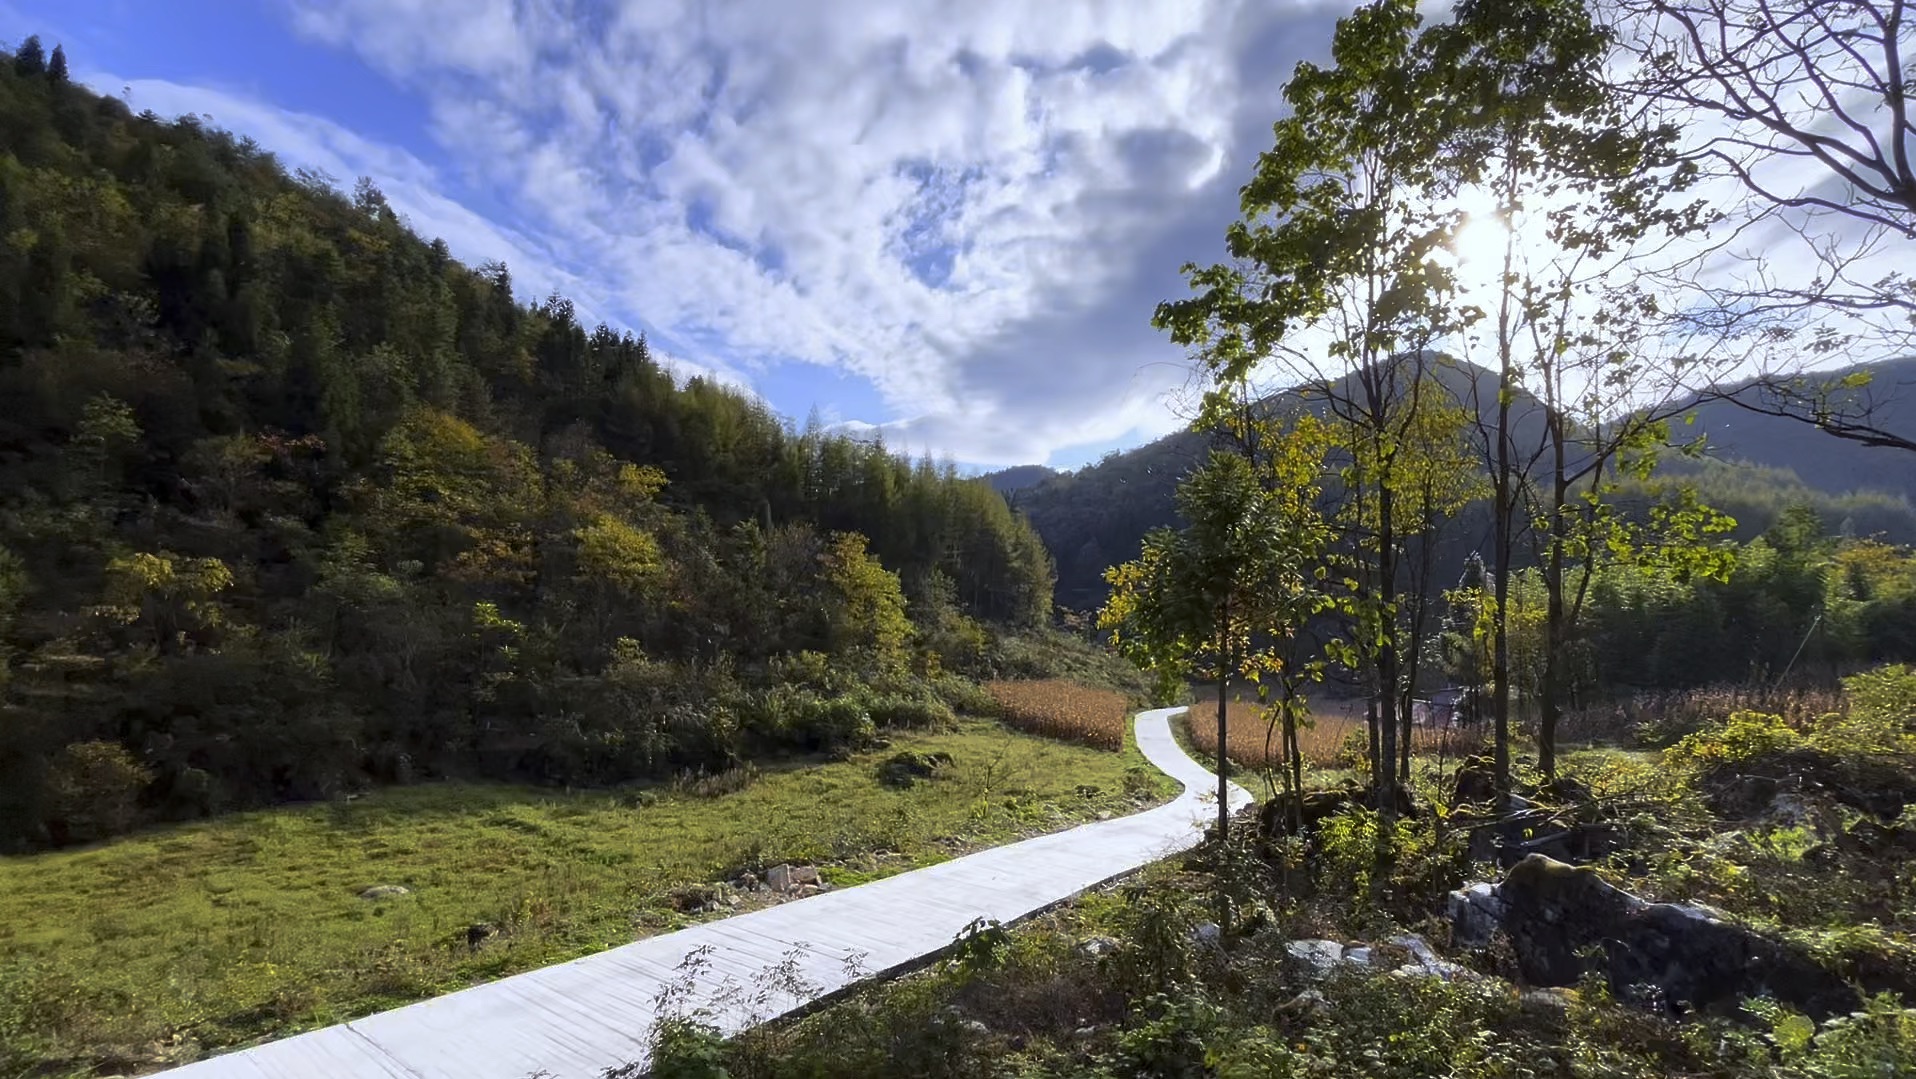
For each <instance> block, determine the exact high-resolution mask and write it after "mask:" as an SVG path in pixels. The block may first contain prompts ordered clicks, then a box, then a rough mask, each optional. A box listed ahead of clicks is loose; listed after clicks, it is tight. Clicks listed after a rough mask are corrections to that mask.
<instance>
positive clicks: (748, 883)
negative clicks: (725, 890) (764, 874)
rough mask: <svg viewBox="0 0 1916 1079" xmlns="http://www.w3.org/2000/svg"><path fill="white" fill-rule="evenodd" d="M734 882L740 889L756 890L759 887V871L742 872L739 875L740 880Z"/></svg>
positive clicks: (746, 890) (743, 890) (742, 890)
mask: <svg viewBox="0 0 1916 1079" xmlns="http://www.w3.org/2000/svg"><path fill="white" fill-rule="evenodd" d="M733 883H734V884H735V885H736V886H737V887H738V890H739V891H741V892H751V891H756V890H757V889H758V874H757V873H740V874H739V875H738V880H736V881H734V882H733Z"/></svg>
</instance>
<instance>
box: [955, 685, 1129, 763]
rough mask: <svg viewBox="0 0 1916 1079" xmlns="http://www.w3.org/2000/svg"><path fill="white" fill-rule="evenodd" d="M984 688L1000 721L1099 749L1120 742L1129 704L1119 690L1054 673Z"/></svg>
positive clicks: (1111, 746)
mask: <svg viewBox="0 0 1916 1079" xmlns="http://www.w3.org/2000/svg"><path fill="white" fill-rule="evenodd" d="M985 689H986V690H987V691H988V692H989V693H990V694H991V697H992V699H993V700H995V701H997V702H998V707H999V709H1000V710H1001V712H1002V714H1003V716H1004V721H1005V722H1006V723H1009V724H1010V725H1012V726H1013V727H1016V728H1018V729H1019V730H1021V731H1027V732H1029V733H1031V734H1039V735H1043V736H1045V737H1047V738H1059V739H1063V740H1065V741H1068V742H1080V743H1082V744H1084V745H1088V746H1097V747H1098V748H1100V749H1113V750H1115V749H1123V748H1124V732H1125V728H1126V726H1127V725H1128V724H1129V723H1130V721H1131V709H1130V704H1129V702H1127V701H1126V700H1125V699H1124V697H1123V695H1122V694H1118V693H1114V692H1112V691H1110V690H1108V689H1092V688H1091V687H1089V686H1081V685H1079V684H1077V683H1076V682H1067V681H1065V680H1063V679H1058V678H1052V679H1045V680H1043V681H1036V682H987V683H986V684H985Z"/></svg>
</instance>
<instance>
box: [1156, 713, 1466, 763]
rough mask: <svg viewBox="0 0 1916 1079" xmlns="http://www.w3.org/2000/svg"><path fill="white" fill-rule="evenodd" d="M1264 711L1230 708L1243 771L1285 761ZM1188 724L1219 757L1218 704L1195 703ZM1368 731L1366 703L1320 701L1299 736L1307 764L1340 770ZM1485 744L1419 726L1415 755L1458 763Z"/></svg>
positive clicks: (1231, 750)
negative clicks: (1351, 744)
mask: <svg viewBox="0 0 1916 1079" xmlns="http://www.w3.org/2000/svg"><path fill="white" fill-rule="evenodd" d="M1263 713H1264V710H1263V708H1261V707H1260V706H1258V705H1257V704H1256V703H1254V702H1251V701H1232V702H1230V703H1229V704H1228V705H1226V706H1225V726H1226V728H1227V733H1228V737H1229V740H1230V745H1229V746H1228V748H1227V755H1228V756H1229V757H1230V758H1231V760H1233V761H1235V762H1237V764H1238V766H1239V767H1242V768H1253V769H1259V770H1262V769H1265V768H1271V767H1275V766H1276V765H1277V763H1278V761H1279V758H1280V756H1281V744H1282V739H1281V738H1280V736H1279V734H1278V732H1277V731H1275V730H1273V729H1272V728H1271V727H1270V726H1269V725H1268V724H1266V723H1265V722H1264V714H1263ZM1187 722H1188V725H1189V727H1190V731H1191V740H1192V742H1194V743H1195V744H1196V745H1197V748H1198V749H1199V750H1200V751H1202V752H1204V753H1207V754H1211V755H1215V754H1216V753H1217V700H1216V699H1215V698H1213V699H1211V700H1200V701H1197V702H1195V703H1193V704H1192V705H1191V711H1190V713H1189V715H1188V716H1187ZM1364 730H1365V726H1364V704H1363V702H1362V701H1337V700H1325V701H1317V702H1314V703H1313V704H1312V706H1311V718H1310V721H1309V725H1308V726H1305V727H1302V728H1300V729H1299V730H1298V732H1297V743H1298V749H1299V750H1300V751H1301V752H1302V753H1303V755H1304V761H1305V763H1307V764H1310V765H1312V766H1315V767H1319V768H1334V767H1339V766H1340V762H1339V761H1338V752H1339V750H1341V749H1342V748H1343V746H1344V743H1345V742H1346V741H1347V740H1350V739H1351V736H1352V735H1357V736H1359V737H1360V738H1361V737H1362V736H1363V734H1364ZM1480 741H1481V736H1480V735H1479V734H1477V733H1476V732H1471V731H1457V730H1439V729H1436V728H1432V727H1417V728H1414V730H1413V733H1412V736H1411V751H1412V752H1413V753H1416V754H1420V755H1427V756H1436V755H1438V754H1440V753H1441V754H1443V755H1445V756H1448V757H1451V758H1453V759H1454V758H1457V757H1460V756H1462V755H1464V754H1466V753H1468V752H1470V751H1471V750H1472V749H1475V748H1476V747H1477V745H1478V743H1479V742H1480ZM1360 744H1361V743H1360Z"/></svg>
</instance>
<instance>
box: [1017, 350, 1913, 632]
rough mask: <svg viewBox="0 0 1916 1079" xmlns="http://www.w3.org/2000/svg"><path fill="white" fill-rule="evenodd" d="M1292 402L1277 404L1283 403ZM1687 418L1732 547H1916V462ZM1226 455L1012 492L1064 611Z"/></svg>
mask: <svg viewBox="0 0 1916 1079" xmlns="http://www.w3.org/2000/svg"><path fill="white" fill-rule="evenodd" d="M1432 370H1433V373H1434V374H1436V376H1437V377H1438V380H1439V382H1440V383H1442V384H1443V385H1444V386H1445V388H1446V389H1447V390H1448V392H1449V396H1450V398H1451V399H1452V400H1454V401H1457V402H1460V403H1464V404H1466V405H1468V404H1470V403H1472V402H1476V403H1477V405H1476V407H1479V408H1483V407H1487V406H1488V405H1490V404H1491V403H1492V402H1494V401H1495V399H1496V394H1495V390H1494V385H1495V381H1496V376H1495V375H1494V373H1492V372H1489V371H1486V370H1483V369H1481V368H1475V367H1473V366H1472V365H1469V364H1464V363H1453V362H1450V361H1445V362H1443V363H1440V364H1437V365H1435V366H1433V368H1432ZM1874 370H1875V371H1876V381H1875V383H1874V385H1875V386H1876V387H1877V388H1879V389H1880V390H1881V392H1882V394H1883V395H1884V396H1885V397H1886V398H1888V400H1889V404H1888V406H1887V407H1885V408H1884V409H1882V410H1880V416H1879V418H1880V419H1881V420H1882V421H1883V422H1884V423H1885V425H1886V426H1888V427H1889V428H1890V429H1892V430H1898V431H1916V391H1904V392H1901V393H1897V394H1895V395H1894V396H1893V397H1891V396H1889V395H1890V392H1891V391H1892V390H1894V389H1895V388H1896V387H1898V386H1901V385H1902V384H1904V383H1916V361H1899V362H1897V363H1893V364H1883V365H1877V367H1876V368H1875V369H1874ZM1473 386H1474V387H1475V390H1474V392H1473ZM1289 396H1290V395H1288V394H1279V395H1277V397H1276V398H1274V399H1273V401H1274V402H1282V401H1285V400H1287V399H1288V398H1289ZM1526 401H1527V398H1524V397H1522V396H1521V395H1520V398H1519V403H1518V405H1517V406H1516V407H1517V409H1518V412H1519V415H1520V420H1519V428H1520V434H1519V436H1518V437H1519V441H1520V444H1522V445H1526V446H1534V445H1535V444H1536V442H1535V440H1536V437H1537V436H1536V434H1535V433H1534V432H1532V431H1528V430H1527V429H1528V428H1529V427H1531V426H1533V425H1534V421H1526V420H1524V419H1522V418H1521V417H1522V416H1525V415H1528V414H1529V413H1530V412H1531V411H1532V409H1533V408H1534V406H1527V405H1526V404H1525V402H1526ZM1687 411H1688V413H1693V414H1694V415H1695V416H1696V419H1695V421H1694V422H1692V423H1687V424H1686V423H1684V422H1683V421H1681V420H1678V421H1675V422H1674V423H1673V429H1674V432H1675V435H1676V437H1677V439H1678V440H1679V441H1688V440H1691V439H1693V438H1697V437H1699V436H1702V437H1703V440H1704V445H1705V449H1704V451H1703V453H1704V456H1703V457H1702V458H1701V459H1697V460H1692V459H1689V458H1684V457H1680V456H1676V455H1669V456H1668V457H1667V458H1666V463H1665V465H1664V466H1663V467H1664V469H1665V470H1666V473H1667V474H1668V475H1670V476H1672V477H1677V478H1681V479H1682V480H1684V481H1685V482H1689V483H1692V484H1694V485H1695V486H1696V488H1697V491H1698V494H1699V497H1700V498H1701V499H1702V501H1703V502H1705V503H1706V504H1708V505H1711V506H1713V507H1715V508H1717V509H1720V510H1722V511H1723V512H1725V513H1727V514H1729V515H1730V516H1732V517H1735V518H1736V519H1737V529H1736V531H1735V532H1734V534H1733V536H1734V538H1736V539H1739V540H1749V539H1753V538H1755V537H1756V536H1759V535H1761V534H1762V533H1763V532H1765V531H1766V530H1767V529H1769V528H1770V526H1771V525H1772V524H1773V523H1775V521H1776V520H1777V519H1778V518H1779V517H1780V515H1781V514H1782V511H1783V510H1784V508H1786V507H1788V506H1790V505H1794V504H1802V505H1807V506H1810V507H1812V508H1813V509H1815V510H1816V512H1817V514H1818V516H1819V517H1820V518H1821V519H1822V520H1823V522H1824V524H1825V526H1826V527H1827V528H1828V529H1829V531H1831V532H1832V533H1846V534H1850V535H1856V536H1879V537H1881V538H1883V539H1884V540H1887V541H1889V542H1892V543H1916V508H1912V506H1911V504H1910V499H1911V498H1912V497H1916V458H1912V457H1911V456H1910V455H1909V454H1907V453H1903V452H1899V451H1897V450H1893V449H1884V448H1873V447H1867V446H1862V445H1859V444H1857V443H1854V442H1846V441H1843V440H1841V439H1837V438H1833V437H1831V436H1830V435H1828V434H1825V433H1823V432H1821V431H1818V430H1816V429H1815V428H1813V427H1811V426H1809V425H1808V424H1805V423H1801V422H1799V421H1796V420H1792V419H1786V418H1781V417H1772V416H1763V415H1757V414H1754V413H1751V412H1749V411H1746V410H1744V409H1742V408H1739V407H1737V406H1736V405H1734V404H1732V403H1730V402H1727V401H1722V400H1707V401H1699V402H1697V403H1696V404H1695V405H1693V406H1692V407H1691V408H1690V409H1689V410H1687ZM1487 419H1488V417H1486V420H1487ZM1218 444H1219V442H1218V439H1217V438H1216V437H1215V436H1212V435H1207V434H1201V433H1196V432H1192V431H1178V432H1174V433H1172V434H1169V435H1166V436H1164V437H1163V438H1160V439H1157V440H1155V441H1153V442H1148V443H1146V444H1144V445H1142V446H1139V447H1137V448H1136V449H1132V450H1127V451H1125V452H1123V453H1118V454H1111V455H1108V456H1106V457H1105V458H1104V459H1103V460H1101V461H1098V462H1097V463H1095V464H1091V465H1087V466H1085V467H1084V468H1081V469H1078V470H1077V471H1075V472H1064V473H1056V474H1053V475H1051V476H1049V477H1048V478H1045V479H1042V480H1040V481H1038V482H1036V483H1031V484H1021V485H1018V486H1016V487H1014V488H1012V489H1010V490H1008V491H1007V492H1006V497H1007V498H1008V499H1009V500H1010V501H1011V504H1012V505H1013V506H1014V507H1016V508H1017V509H1019V510H1021V511H1022V512H1024V513H1025V515H1026V516H1028V517H1029V518H1030V520H1031V523H1032V525H1033V526H1034V527H1035V528H1036V529H1037V530H1038V534H1039V535H1040V536H1041V537H1043V539H1044V542H1045V545H1046V546H1047V547H1048V548H1049V549H1050V551H1051V554H1052V557H1053V558H1054V559H1055V560H1056V562H1057V571H1058V584H1057V596H1058V603H1059V604H1060V605H1061V606H1064V607H1068V608H1072V609H1090V608H1095V607H1097V606H1098V605H1099V604H1100V603H1102V602H1103V601H1104V596H1105V593H1106V587H1105V584H1104V580H1103V577H1102V574H1103V572H1104V570H1105V568H1106V567H1107V566H1110V565H1113V564H1115V563H1117V562H1122V561H1124V560H1126V559H1128V558H1131V557H1134V556H1135V555H1136V553H1137V550H1138V546H1139V544H1140V542H1141V541H1142V539H1143V537H1144V534H1145V533H1146V532H1148V531H1150V530H1151V529H1153V528H1157V527H1159V526H1164V525H1172V524H1176V523H1177V511H1176V507H1175V506H1174V504H1173V498H1174V495H1175V493H1176V490H1177V485H1178V482H1179V481H1180V480H1182V479H1183V478H1184V477H1185V476H1186V475H1187V474H1188V473H1189V472H1190V471H1191V470H1192V469H1193V468H1195V467H1197V465H1199V464H1200V463H1201V462H1202V461H1203V460H1204V458H1205V457H1206V455H1208V454H1209V452H1210V450H1211V448H1212V447H1213V446H1215V445H1218ZM1013 471H1016V470H1009V469H1008V470H1006V473H1010V472H1013ZM1003 474H1005V473H1000V475H1003ZM1480 509H1481V507H1473V508H1472V509H1467V510H1466V511H1465V512H1464V513H1463V514H1462V515H1461V516H1460V517H1459V519H1458V520H1457V521H1456V522H1455V523H1454V524H1453V525H1452V526H1451V527H1450V529H1449V531H1450V534H1451V536H1450V538H1451V539H1452V540H1453V542H1451V543H1449V544H1447V546H1448V547H1451V548H1455V550H1454V551H1453V552H1452V553H1453V554H1455V553H1458V552H1461V551H1468V550H1469V549H1470V547H1471V544H1472V537H1474V536H1479V535H1482V534H1484V532H1485V530H1486V529H1487V527H1488V516H1487V514H1486V513H1483V512H1480ZM1459 557H1461V555H1459ZM1453 561H1455V559H1453ZM1460 568H1461V563H1459V564H1458V565H1457V566H1451V567H1448V568H1447V569H1446V570H1445V573H1444V575H1445V576H1446V577H1447V578H1448V579H1454V578H1455V576H1456V571H1457V570H1458V569H1460Z"/></svg>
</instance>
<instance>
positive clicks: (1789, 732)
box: [1665, 712, 1803, 767]
mask: <svg viewBox="0 0 1916 1079" xmlns="http://www.w3.org/2000/svg"><path fill="white" fill-rule="evenodd" d="M1802 741H1803V739H1802V737H1801V736H1800V735H1798V734H1797V733H1796V729H1795V728H1793V727H1791V726H1790V725H1789V723H1788V722H1786V721H1785V720H1784V719H1783V717H1782V716H1773V715H1769V714H1768V713H1765V712H1733V713H1731V715H1730V718H1728V719H1726V720H1724V721H1723V722H1721V723H1715V724H1711V725H1709V726H1706V727H1704V728H1703V729H1702V730H1700V731H1697V732H1696V733H1695V734H1689V735H1685V736H1684V737H1683V740H1682V741H1680V742H1678V743H1677V744H1676V745H1674V746H1672V747H1670V748H1669V749H1668V750H1666V751H1665V757H1666V759H1667V760H1669V761H1670V762H1671V763H1673V764H1687V765H1692V766H1697V767H1710V766H1714V765H1719V764H1740V763H1743V762H1745V761H1752V760H1756V759H1757V758H1759V757H1768V756H1772V755H1774V754H1777V753H1783V752H1786V751H1788V750H1790V749H1794V748H1796V747H1797V746H1798V745H1800V744H1802Z"/></svg>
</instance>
